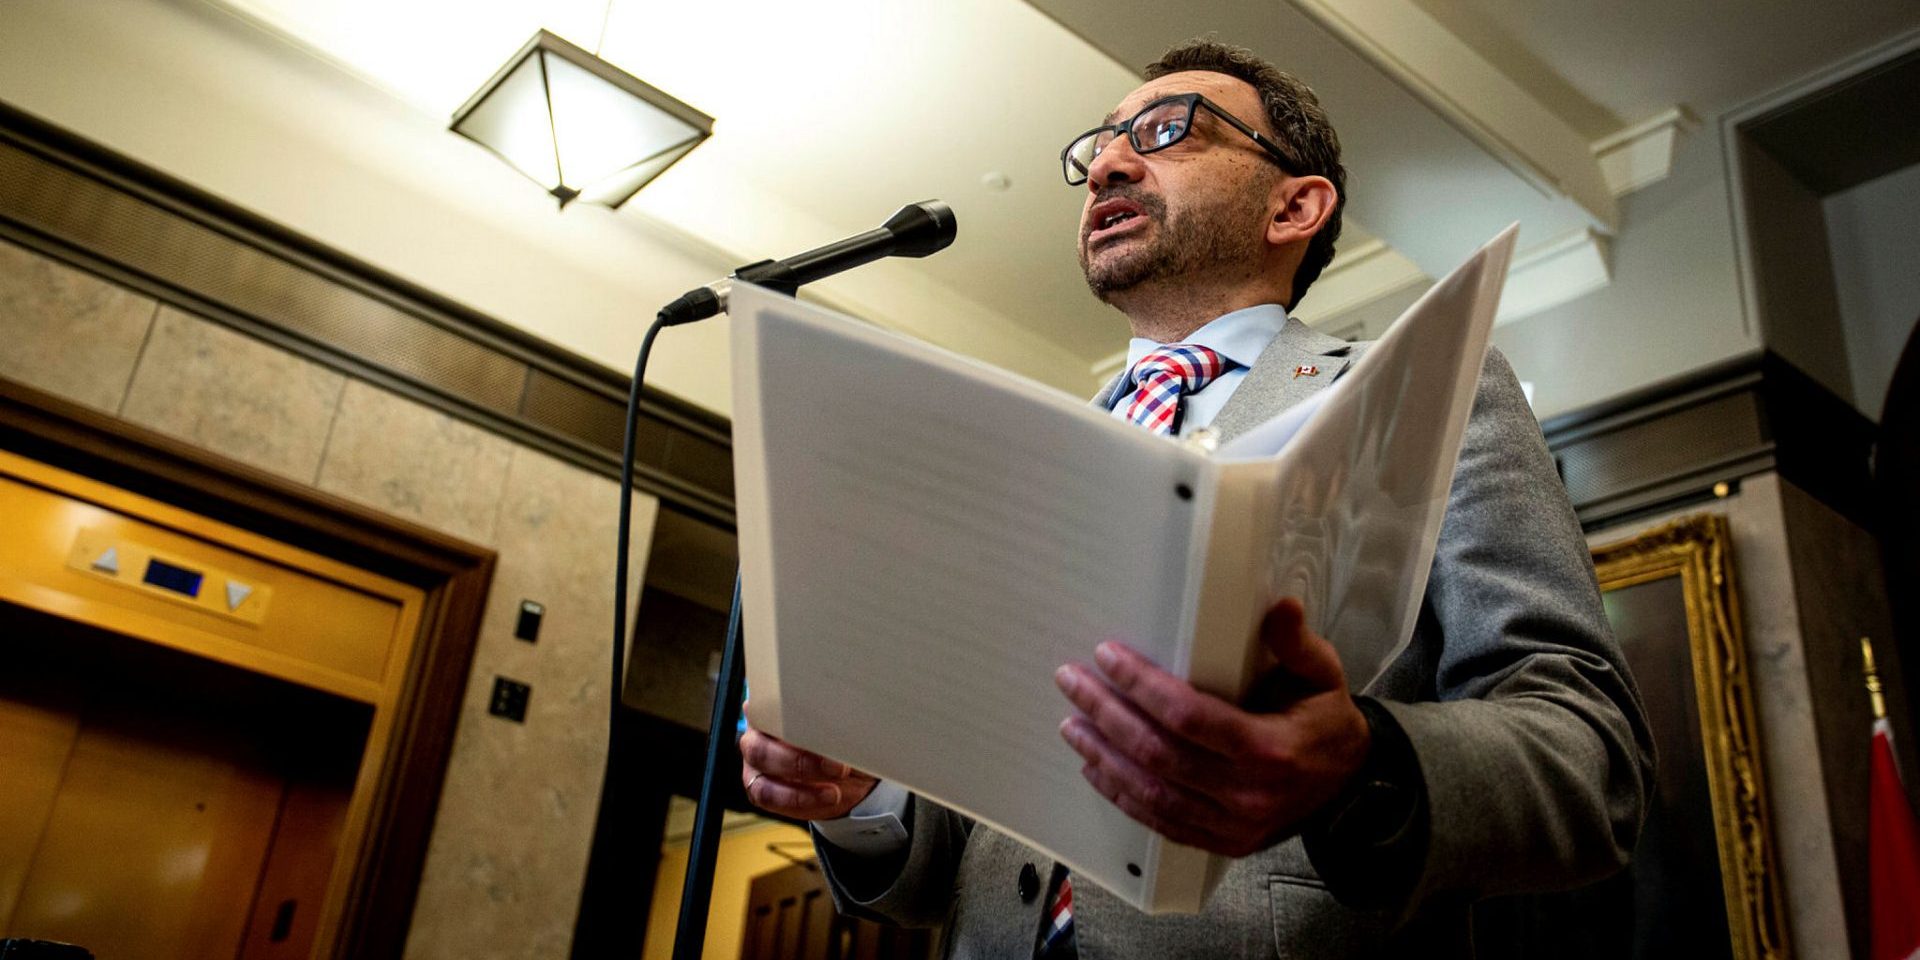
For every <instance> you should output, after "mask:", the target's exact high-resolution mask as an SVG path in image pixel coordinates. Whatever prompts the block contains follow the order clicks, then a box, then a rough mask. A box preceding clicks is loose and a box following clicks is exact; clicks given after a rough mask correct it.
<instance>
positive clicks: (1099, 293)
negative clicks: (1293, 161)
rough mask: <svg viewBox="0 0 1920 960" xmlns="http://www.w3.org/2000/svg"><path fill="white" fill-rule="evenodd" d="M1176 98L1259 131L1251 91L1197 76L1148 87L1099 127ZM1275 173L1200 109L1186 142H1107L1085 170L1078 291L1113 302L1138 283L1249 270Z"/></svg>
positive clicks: (1245, 141) (1218, 77)
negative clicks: (1196, 98)
mask: <svg viewBox="0 0 1920 960" xmlns="http://www.w3.org/2000/svg"><path fill="white" fill-rule="evenodd" d="M1177 93H1199V94H1201V95H1203V96H1205V97H1206V98H1207V99H1209V100H1212V101H1213V102H1215V103H1217V104H1219V105H1220V106H1221V107H1223V108H1225V109H1226V110H1227V112H1229V113H1231V114H1233V115H1234V116H1235V117H1238V118H1239V119H1241V120H1242V121H1244V122H1246V123H1249V124H1252V125H1253V126H1254V127H1255V128H1256V129H1263V128H1265V127H1266V126H1267V124H1266V121H1265V119H1264V117H1265V112H1264V110H1263V109H1262V107H1261V105H1260V97H1259V94H1257V93H1256V92H1255V91H1254V89H1253V87H1252V86H1251V85H1249V84H1247V83H1245V82H1243V81H1241V80H1237V79H1234V78H1233V77H1229V76H1226V75H1225V74H1219V73H1210V72H1204V71H1190V72H1185V73H1170V74H1167V75H1166V76H1164V77H1160V78H1159V79H1157V80H1150V81H1148V82H1147V83H1146V84H1144V85H1142V86H1141V87H1139V88H1138V89H1136V90H1134V91H1133V92H1132V93H1131V94H1128V95H1127V98H1126V99H1125V100H1122V101H1120V105H1119V106H1117V107H1115V108H1114V111H1113V113H1112V114H1111V115H1110V116H1109V117H1108V120H1107V122H1109V123H1119V122H1123V121H1125V120H1127V119H1129V118H1131V117H1132V116H1133V115H1134V114H1136V113H1138V112H1139V111H1140V108H1142V107H1144V106H1146V105H1147V104H1149V103H1152V102H1153V101H1155V100H1158V99H1160V98H1161V97H1165V96H1169V95H1172V94H1177ZM1278 176H1281V173H1280V170H1279V169H1278V168H1277V167H1275V166H1274V165H1273V164H1272V163H1271V162H1269V161H1268V160H1267V159H1266V158H1265V157H1264V156H1263V154H1262V153H1261V151H1260V148H1259V146H1257V145H1256V144H1255V143H1254V142H1253V141H1252V140H1251V139H1249V138H1248V137H1247V136H1246V135H1245V134H1243V133H1241V132H1239V131H1237V130H1235V129H1233V128H1232V127H1230V126H1228V125H1227V124H1226V122H1225V121H1223V120H1221V119H1220V118H1219V117H1216V116H1214V115H1213V114H1212V113H1211V112H1209V111H1208V110H1206V109H1205V108H1204V107H1203V108H1200V109H1197V110H1195V111H1194V115H1193V130H1192V131H1191V132H1190V133H1188V134H1187V136H1186V138H1185V139H1183V140H1181V141H1179V142H1178V143H1175V144H1174V145H1173V146H1170V147H1166V148H1164V149H1161V150H1157V151H1154V152H1153V153H1150V154H1147V155H1145V156H1142V155H1140V154H1138V153H1136V152H1134V150H1133V145H1132V144H1131V143H1129V142H1128V140H1127V138H1126V137H1124V136H1121V137H1117V138H1115V139H1114V141H1113V142H1112V143H1111V144H1109V145H1108V146H1107V148H1106V149H1105V150H1103V151H1101V153H1100V156H1099V157H1098V158H1096V159H1095V160H1094V162H1093V165H1092V167H1091V168H1090V170H1089V171H1088V179H1087V197H1086V203H1085V204H1084V205H1083V207H1082V208H1081V215H1080V243H1079V250H1080V269H1081V270H1082V271H1083V272H1084V273H1085V274H1086V277H1087V286H1088V287H1089V288H1090V289H1092V291H1093V294H1094V296H1096V297H1099V298H1100V299H1101V300H1103V301H1107V302H1112V298H1113V296H1114V295H1115V294H1120V293H1124V292H1126V291H1128V290H1132V289H1134V288H1136V287H1139V286H1141V285H1143V284H1149V283H1158V282H1163V281H1178V280H1180V279H1182V278H1188V279H1191V278H1195V277H1199V276H1202V275H1204V274H1206V273H1208V272H1211V271H1219V270H1222V269H1228V270H1231V269H1250V268H1254V267H1256V266H1257V264H1258V260H1259V257H1260V255H1261V254H1262V253H1263V252H1264V249H1265V248H1264V240H1263V237H1264V234H1265V231H1266V225H1267V221H1268V213H1269V211H1268V210H1267V205H1266V203H1265V199H1266V195H1267V191H1266V187H1267V186H1268V185H1270V184H1271V183H1272V182H1273V178H1275V177H1278Z"/></svg>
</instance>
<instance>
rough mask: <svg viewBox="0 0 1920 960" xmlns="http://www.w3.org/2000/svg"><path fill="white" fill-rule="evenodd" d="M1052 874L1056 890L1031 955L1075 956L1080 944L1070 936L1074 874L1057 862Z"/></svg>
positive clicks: (1042, 959) (1049, 958)
mask: <svg viewBox="0 0 1920 960" xmlns="http://www.w3.org/2000/svg"><path fill="white" fill-rule="evenodd" d="M1053 877H1054V884H1053V887H1054V890H1055V893H1054V895H1053V900H1052V901H1051V902H1050V905H1049V906H1048V907H1047V915H1046V924H1045V925H1044V926H1043V927H1041V928H1040V945H1039V946H1038V947H1037V948H1035V949H1034V951H1033V955H1034V957H1035V960H1078V958H1079V956H1080V945H1079V943H1078V942H1076V941H1075V940H1074V939H1073V878H1072V877H1069V876H1067V868H1066V867H1064V866H1062V865H1060V864H1057V863H1056V864H1054V865H1053Z"/></svg>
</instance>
